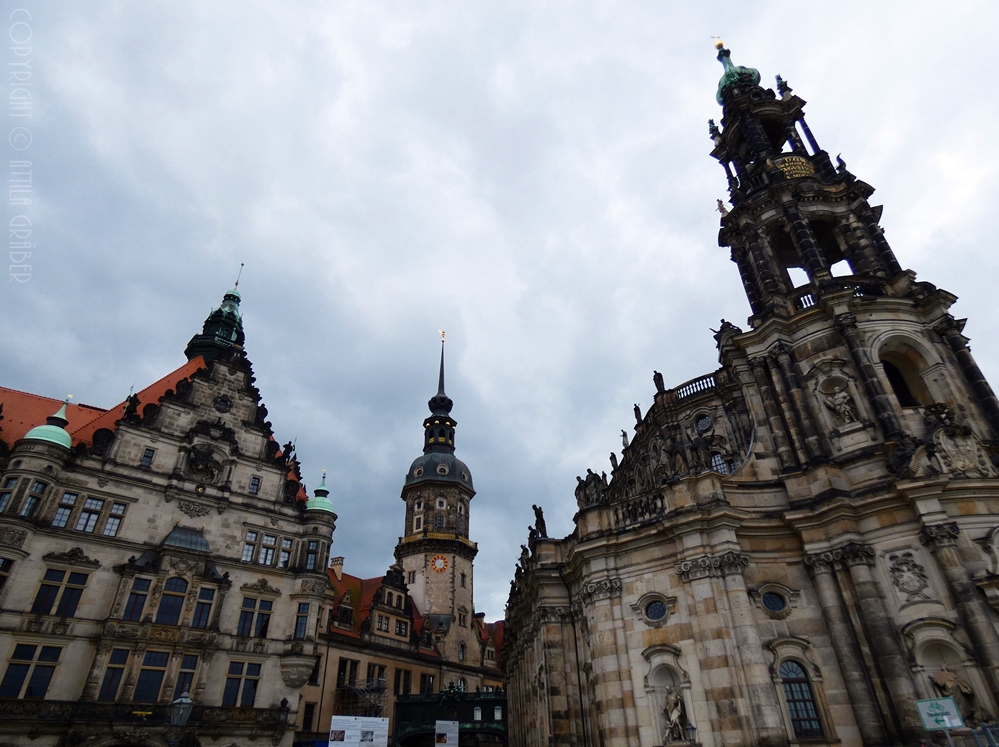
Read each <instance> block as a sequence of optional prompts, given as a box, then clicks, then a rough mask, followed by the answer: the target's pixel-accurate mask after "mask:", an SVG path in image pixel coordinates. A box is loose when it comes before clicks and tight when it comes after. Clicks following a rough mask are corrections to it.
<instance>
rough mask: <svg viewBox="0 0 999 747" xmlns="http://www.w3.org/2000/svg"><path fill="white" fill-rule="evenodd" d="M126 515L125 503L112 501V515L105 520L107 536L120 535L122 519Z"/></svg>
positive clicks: (105, 534) (105, 533)
mask: <svg viewBox="0 0 999 747" xmlns="http://www.w3.org/2000/svg"><path fill="white" fill-rule="evenodd" d="M124 516H125V504H124V503H112V504H111V515H110V516H108V520H107V521H105V522H104V536H105V537H117V536H118V530H119V529H120V528H121V521H122V518H123V517H124Z"/></svg>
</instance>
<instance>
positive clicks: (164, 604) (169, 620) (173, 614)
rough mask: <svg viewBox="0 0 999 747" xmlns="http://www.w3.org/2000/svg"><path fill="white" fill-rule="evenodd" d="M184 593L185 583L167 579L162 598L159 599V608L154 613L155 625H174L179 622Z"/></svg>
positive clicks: (185, 591)
mask: <svg viewBox="0 0 999 747" xmlns="http://www.w3.org/2000/svg"><path fill="white" fill-rule="evenodd" d="M186 593H187V581H185V580H184V579H182V578H170V579H167V582H166V583H165V584H164V585H163V596H162V597H160V608H159V610H158V611H157V613H156V624H157V625H176V624H177V623H178V622H180V613H181V611H182V610H183V609H184V595H185V594H186Z"/></svg>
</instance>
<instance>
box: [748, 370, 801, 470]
mask: <svg viewBox="0 0 999 747" xmlns="http://www.w3.org/2000/svg"><path fill="white" fill-rule="evenodd" d="M750 363H751V364H752V366H753V376H754V377H755V378H756V386H757V387H758V388H759V390H760V399H761V400H763V410H764V412H765V413H766V415H767V424H768V425H769V426H770V434H771V437H772V438H773V442H774V448H775V449H776V450H777V459H778V460H779V461H780V464H781V467H783V468H784V469H785V470H787V469H791V468H794V467H796V466H797V460H795V458H794V451H792V449H791V444H790V442H789V441H788V438H787V432H786V431H785V430H784V421H783V420H782V419H781V415H780V408H778V407H777V403H776V402H775V401H774V393H773V389H772V388H771V387H770V381H769V377H768V375H767V364H766V361H765V360H763V359H762V358H756V359H754V360H752V361H750Z"/></svg>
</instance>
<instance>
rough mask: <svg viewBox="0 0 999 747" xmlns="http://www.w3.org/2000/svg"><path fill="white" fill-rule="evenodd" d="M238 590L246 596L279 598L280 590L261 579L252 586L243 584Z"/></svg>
mask: <svg viewBox="0 0 999 747" xmlns="http://www.w3.org/2000/svg"><path fill="white" fill-rule="evenodd" d="M240 589H242V590H243V591H244V592H246V593H248V594H264V595H267V596H276V597H278V596H281V590H280V589H278V588H277V587H276V586H272V585H271V584H270V583H268V581H267V579H266V578H261V579H259V580H258V581H255V582H254V583H252V584H243V585H242V586H241V587H240Z"/></svg>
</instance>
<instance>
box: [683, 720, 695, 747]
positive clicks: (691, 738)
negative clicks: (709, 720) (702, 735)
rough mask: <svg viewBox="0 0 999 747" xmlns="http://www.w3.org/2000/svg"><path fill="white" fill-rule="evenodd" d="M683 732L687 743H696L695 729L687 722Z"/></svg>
mask: <svg viewBox="0 0 999 747" xmlns="http://www.w3.org/2000/svg"><path fill="white" fill-rule="evenodd" d="M685 731H686V732H687V741H688V742H690V743H691V744H694V743H695V742H696V741H697V727H696V726H694V725H693V724H692V723H690V722H689V721H688V722H687V727H686V729H685Z"/></svg>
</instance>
